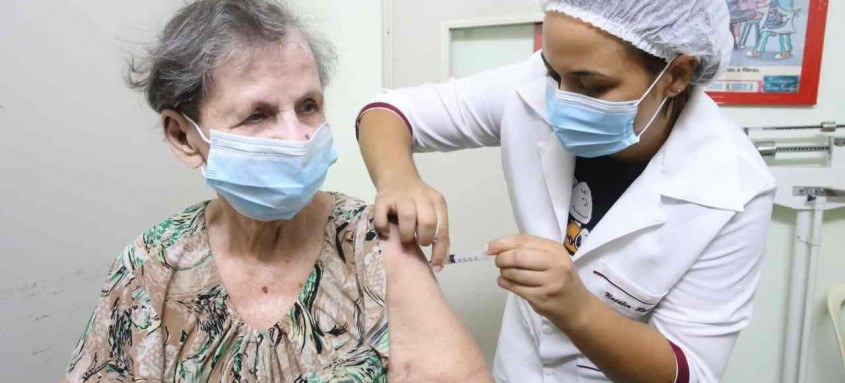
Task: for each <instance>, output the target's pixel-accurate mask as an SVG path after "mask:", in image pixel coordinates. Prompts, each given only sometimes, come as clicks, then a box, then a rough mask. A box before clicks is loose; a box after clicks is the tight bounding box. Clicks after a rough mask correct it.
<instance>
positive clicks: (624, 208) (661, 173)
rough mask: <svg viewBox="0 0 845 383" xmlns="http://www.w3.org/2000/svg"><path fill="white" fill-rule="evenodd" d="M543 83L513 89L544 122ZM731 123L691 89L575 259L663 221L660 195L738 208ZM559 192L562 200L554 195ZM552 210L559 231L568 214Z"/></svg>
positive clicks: (557, 189) (552, 192) (547, 171)
mask: <svg viewBox="0 0 845 383" xmlns="http://www.w3.org/2000/svg"><path fill="white" fill-rule="evenodd" d="M545 86H546V78H545V77H543V78H540V79H537V80H535V81H533V82H531V83H529V84H527V85H525V86H523V87H522V88H521V89H519V90H518V94H519V95H520V97H521V98H522V99H523V101H524V102H525V103H526V104H527V105H528V106H529V107H530V108H531V109H532V110H533V111H534V112H536V113H537V114H538V115H539V116H540V117H541V118H542V119H543V121H545V122H546V123H547V124H549V121H548V118H547V114H546V103H545ZM549 125H550V124H549ZM731 128H735V126H734V125H733V124H732V123H730V121H728V120H726V119H725V118H724V117H723V116H722V115H721V112H720V111H719V109H718V106H717V105H716V103H715V102H713V100H711V99H710V98H709V97H708V96H707V95H706V94H704V92H703V91H702V90H700V89H695V90H694V93H693V95H692V97H691V99H690V102H689V103H687V106H686V108H685V110H684V112H683V113H682V114H681V116H680V118H679V119H678V121H677V122H676V124H675V127H674V129H673V131H672V134H670V136H669V138H668V140H667V141H666V143H665V144H664V145H663V147H662V148H661V149H660V150H659V151H658V153H657V154H656V155H655V156H654V158H653V159H652V160H651V161H650V162H649V165H648V166H647V167H646V169H645V170H644V171H643V174H642V175H641V176H640V177H639V178H637V180H636V181H634V183H633V184H632V185H631V186H630V187H629V188H628V190H627V191H626V192H625V193H624V194H623V195H622V197H620V199H619V200H618V201H617V202H616V204H614V206H613V207H612V208H611V209H610V210H609V211H608V212H607V214H606V215H605V217H604V218H603V219H602V222H601V223H599V224H598V225H597V226H596V227H595V229H594V230H593V232H592V233H591V234H590V238H589V240H588V241H586V243H585V244H584V245H583V246H582V247H581V249H579V252H578V253H577V254H576V255H575V260H577V259H579V258H581V257H583V256H584V255H585V254H587V253H589V252H590V251H592V250H594V249H595V248H597V247H599V246H602V245H604V244H606V243H608V242H610V241H613V240H615V239H618V238H621V237H622V236H625V235H628V234H630V233H633V232H636V231H640V230H644V229H647V228H649V227H653V226H657V225H660V224H662V223H664V222H665V221H666V216H665V213H664V211H663V210H664V205H663V197H669V198H673V199H676V200H683V201H687V202H691V203H694V204H698V205H701V206H706V207H710V208H716V209H725V210H734V211H742V210H743V204H742V200H741V198H742V193H741V190H740V180H739V171H738V169H737V165H736V162H735V161H736V156H735V152H736V149H735V148H734V147H733V142H732V137H731V135H730V132H729V131H728V129H731ZM561 150H563V149H562V148H561ZM541 155H543V154H542V153H541ZM570 156H571V154H570ZM543 157H546V155H543ZM554 157H558V158H559V157H561V156H554ZM570 158H571V157H570ZM554 161H559V160H554ZM544 168H545V169H544V173H545V174H546V181H547V183H549V181H551V180H553V179H556V178H557V179H560V177H550V176H549V174H550V170H551V169H549V165H548V160H546V159H545V158H544ZM551 171H553V170H551ZM570 185H571V184H570ZM547 186H548V189H549V194H550V196H551V198H552V201H554V202H556V203H555V205H559V204H561V203H566V204H569V201H568V200H569V198H570V193H563V192H561V190H562V189H561V187H559V185H547ZM571 186H572V185H571ZM561 198H565V199H567V201H562V200H561V201H559V199H561ZM556 210H557V209H556ZM557 215H558V221H559V222H558V224H559V225H560V227H561V228H562V231H563V232H562V233H561V236H562V237H563V236H565V235H566V233H565V231H566V227H567V224H568V222H567V220H568V216H563V217H561V214H557Z"/></svg>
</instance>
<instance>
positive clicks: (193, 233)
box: [120, 201, 210, 269]
mask: <svg viewBox="0 0 845 383" xmlns="http://www.w3.org/2000/svg"><path fill="white" fill-rule="evenodd" d="M207 206H208V201H206V202H202V203H198V204H196V205H193V206H190V207H188V208H186V209H183V210H182V211H180V212H178V213H176V214H173V215H171V216H170V217H168V218H166V219H164V220H162V221H161V222H159V223H157V224H155V225H153V226H151V227H150V228H148V229H147V230H145V231H144V232H143V233H141V234H140V235H138V236H137V237H135V239H134V240H133V241H132V243H130V244H129V245H128V246H127V247H126V249H125V250H124V252H123V254H122V256H121V257H120V258H122V259H123V262H124V263H125V262H128V263H129V264H130V265H131V266H132V269H138V268H141V267H144V268H147V269H149V268H163V269H184V268H190V267H193V266H195V265H198V264H200V263H202V262H204V261H205V260H206V259H207V258H208V255H209V254H210V253H209V251H208V250H209V249H208V240H207V233H206V227H205V209H206V207H207Z"/></svg>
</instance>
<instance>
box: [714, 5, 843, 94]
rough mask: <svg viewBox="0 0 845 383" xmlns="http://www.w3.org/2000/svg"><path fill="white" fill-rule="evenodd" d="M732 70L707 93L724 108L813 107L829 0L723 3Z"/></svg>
mask: <svg viewBox="0 0 845 383" xmlns="http://www.w3.org/2000/svg"><path fill="white" fill-rule="evenodd" d="M725 1H727V2H728V8H729V9H730V15H731V16H730V17H731V21H730V28H731V34H732V35H733V38H734V50H733V56H732V59H731V64H730V66H729V67H728V70H727V72H726V73H724V74H723V75H722V76H721V77H720V78H718V79H717V80H716V81H714V82H713V83H711V84H710V85H709V86H708V87H707V93H708V94H709V95H710V97H712V98H713V99H714V100H716V102H718V103H719V104H722V105H815V104H816V100H817V99H818V89H819V74H820V72H821V61H822V50H823V46H824V31H825V24H826V22H827V6H828V0H725Z"/></svg>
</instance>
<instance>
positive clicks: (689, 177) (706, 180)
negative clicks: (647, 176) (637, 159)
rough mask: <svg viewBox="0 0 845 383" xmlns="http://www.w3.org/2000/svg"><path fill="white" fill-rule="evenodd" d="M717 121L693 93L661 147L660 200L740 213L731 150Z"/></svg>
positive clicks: (723, 122)
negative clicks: (662, 196) (669, 199)
mask: <svg viewBox="0 0 845 383" xmlns="http://www.w3.org/2000/svg"><path fill="white" fill-rule="evenodd" d="M729 129H739V128H738V127H736V125H734V124H733V123H732V122H731V121H729V120H728V119H727V118H726V117H725V116H723V115H722V113H721V111H720V110H719V107H718V105H716V103H715V102H714V101H713V100H712V99H711V98H710V97H709V96H707V94H705V93H704V91H703V90H702V89H698V88H696V89H694V91H693V94H692V96H691V98H690V101H689V102H688V103H687V106H686V108H685V109H684V111H683V113H681V116H680V118H679V119H678V121H677V122H676V123H675V127H674V129H673V130H672V134H670V135H669V138H668V140H667V141H666V143H665V144H664V145H663V148H662V149H661V150H662V151H664V152H665V155H664V157H663V177H664V182H663V186H662V188H661V194H662V195H664V196H666V197H670V198H674V199H678V200H682V201H687V202H692V203H695V204H698V205H702V206H706V207H710V208H714V209H722V210H733V211H737V212H739V211H743V209H744V203H743V197H744V196H743V192H742V190H741V182H740V179H739V169H738V165H737V148H736V147H735V144H734V142H733V137H732V136H731V133H730V131H729Z"/></svg>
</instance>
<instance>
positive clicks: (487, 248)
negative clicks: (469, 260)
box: [484, 243, 490, 255]
mask: <svg viewBox="0 0 845 383" xmlns="http://www.w3.org/2000/svg"><path fill="white" fill-rule="evenodd" d="M484 254H487V255H490V244H489V243H488V244H486V245H484Z"/></svg>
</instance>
